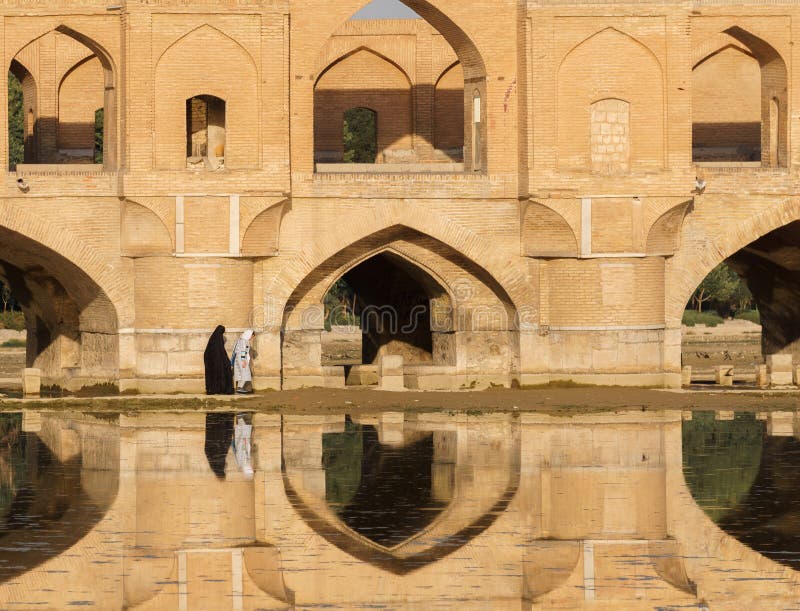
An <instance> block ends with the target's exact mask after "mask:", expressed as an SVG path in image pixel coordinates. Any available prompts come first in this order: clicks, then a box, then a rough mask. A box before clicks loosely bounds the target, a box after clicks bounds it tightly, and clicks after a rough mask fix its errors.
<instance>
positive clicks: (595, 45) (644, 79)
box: [556, 27, 666, 172]
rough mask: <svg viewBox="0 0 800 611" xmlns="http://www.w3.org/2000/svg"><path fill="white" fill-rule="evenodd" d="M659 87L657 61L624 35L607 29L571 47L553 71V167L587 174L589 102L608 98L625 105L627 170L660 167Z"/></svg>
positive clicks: (663, 149) (660, 71)
mask: <svg viewBox="0 0 800 611" xmlns="http://www.w3.org/2000/svg"><path fill="white" fill-rule="evenodd" d="M664 89H665V85H664V73H663V67H662V64H661V61H660V60H659V58H658V57H657V56H656V54H655V53H653V51H652V49H650V48H649V47H648V46H646V45H645V44H643V43H642V42H641V41H639V40H638V39H636V38H635V37H633V36H631V35H630V34H627V33H625V32H622V31H620V30H618V29H616V28H613V27H607V28H604V29H602V30H600V31H598V32H596V33H594V34H592V35H591V36H589V37H587V38H586V39H584V40H583V41H582V42H580V43H579V44H577V45H575V46H574V47H573V48H572V49H571V50H570V51H569V52H567V53H566V54H565V55H564V57H563V58H562V60H561V62H560V64H559V67H558V71H557V99H556V106H557V125H556V137H557V163H558V167H559V168H560V169H561V170H562V171H579V172H588V171H590V170H591V168H592V164H591V130H592V124H591V123H592V122H591V104H592V102H594V101H596V100H598V99H611V98H613V99H619V100H624V101H626V102H628V103H629V104H630V116H629V130H630V131H629V133H630V171H632V172H636V171H637V170H639V171H648V170H658V169H661V168H663V166H664V161H665V159H666V140H665V138H664V121H665V117H664V114H665V113H664Z"/></svg>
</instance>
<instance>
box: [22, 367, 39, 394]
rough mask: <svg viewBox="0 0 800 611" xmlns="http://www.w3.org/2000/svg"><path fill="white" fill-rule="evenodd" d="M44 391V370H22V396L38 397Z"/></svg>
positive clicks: (27, 368)
mask: <svg viewBox="0 0 800 611" xmlns="http://www.w3.org/2000/svg"><path fill="white" fill-rule="evenodd" d="M41 390H42V370H41V369H36V368H35V367H26V368H25V369H23V370H22V396H23V397H38V396H39V394H40V392H41Z"/></svg>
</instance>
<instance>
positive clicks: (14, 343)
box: [0, 339, 25, 348]
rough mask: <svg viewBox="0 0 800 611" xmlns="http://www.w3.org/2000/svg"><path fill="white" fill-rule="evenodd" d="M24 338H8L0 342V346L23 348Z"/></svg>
mask: <svg viewBox="0 0 800 611" xmlns="http://www.w3.org/2000/svg"><path fill="white" fill-rule="evenodd" d="M24 347H25V340H24V339H9V340H6V341H4V342H3V343H2V344H0V348H24Z"/></svg>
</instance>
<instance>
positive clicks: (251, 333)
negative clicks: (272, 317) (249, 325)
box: [242, 329, 255, 342]
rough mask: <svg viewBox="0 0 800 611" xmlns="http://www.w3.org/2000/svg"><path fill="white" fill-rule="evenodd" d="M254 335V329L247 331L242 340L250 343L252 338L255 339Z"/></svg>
mask: <svg viewBox="0 0 800 611" xmlns="http://www.w3.org/2000/svg"><path fill="white" fill-rule="evenodd" d="M254 333H255V331H253V330H252V329H247V330H246V331H245V332H244V333H242V339H243V340H244V341H246V342H249V341H250V338H251V337H253V334H254Z"/></svg>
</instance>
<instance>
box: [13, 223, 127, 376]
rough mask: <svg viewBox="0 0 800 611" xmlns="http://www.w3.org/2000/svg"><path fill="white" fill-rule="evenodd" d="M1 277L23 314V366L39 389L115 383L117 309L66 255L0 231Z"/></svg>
mask: <svg viewBox="0 0 800 611" xmlns="http://www.w3.org/2000/svg"><path fill="white" fill-rule="evenodd" d="M0 277H2V278H3V280H4V281H5V282H6V283H7V284H8V285H9V287H10V288H11V291H12V293H13V295H14V297H15V299H16V300H17V302H18V303H19V304H20V306H21V307H22V310H23V312H24V313H25V319H26V329H27V348H26V363H27V366H28V367H38V368H40V369H41V370H42V377H43V383H45V384H54V385H58V386H69V387H71V386H77V387H79V386H83V385H85V384H87V383H88V384H96V383H101V382H110V383H114V382H116V380H117V379H118V374H119V347H118V337H117V329H118V319H117V311H116V307H115V305H114V304H113V302H112V300H111V299H110V298H109V296H108V295H107V294H106V292H105V291H104V290H103V289H102V288H101V287H100V286H99V285H98V283H97V282H96V281H95V280H94V279H93V278H92V277H90V276H89V275H88V274H87V273H86V272H85V271H83V270H82V269H81V268H80V267H79V266H78V265H76V264H75V263H73V262H72V261H71V260H69V259H67V258H66V257H65V256H64V255H62V254H59V253H58V252H56V251H54V250H52V249H51V248H49V247H47V246H45V245H44V244H42V243H40V242H37V241H36V240H34V239H32V238H29V237H27V236H24V235H22V234H20V233H17V232H15V231H12V230H10V229H7V228H5V227H0Z"/></svg>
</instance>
